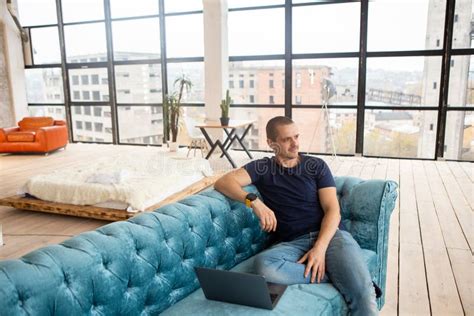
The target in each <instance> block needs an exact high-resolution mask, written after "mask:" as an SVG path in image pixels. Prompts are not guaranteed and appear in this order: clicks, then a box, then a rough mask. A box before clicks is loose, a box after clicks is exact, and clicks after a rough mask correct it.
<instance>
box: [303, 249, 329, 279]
mask: <svg viewBox="0 0 474 316" xmlns="http://www.w3.org/2000/svg"><path fill="white" fill-rule="evenodd" d="M325 258H326V249H324V248H323V247H318V246H316V245H315V246H314V247H313V248H311V249H310V250H309V251H308V252H307V253H305V255H304V256H303V257H301V259H300V260H298V263H303V262H305V261H307V262H306V269H305V271H304V277H305V278H306V277H308V275H309V273H310V272H311V283H314V281H316V277H317V278H318V283H320V282H321V280H322V279H323V278H324V273H325V270H326V266H325V265H326V259H325Z"/></svg>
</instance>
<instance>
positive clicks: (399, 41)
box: [367, 0, 462, 51]
mask: <svg viewBox="0 0 474 316" xmlns="http://www.w3.org/2000/svg"><path fill="white" fill-rule="evenodd" d="M461 1H462V0H461ZM445 13H446V1H443V0H441V1H439V0H437V1H433V0H410V1H399V0H374V1H370V3H369V21H368V26H369V29H368V38H367V48H368V51H408V50H424V49H441V48H442V47H443V33H444V20H445Z"/></svg>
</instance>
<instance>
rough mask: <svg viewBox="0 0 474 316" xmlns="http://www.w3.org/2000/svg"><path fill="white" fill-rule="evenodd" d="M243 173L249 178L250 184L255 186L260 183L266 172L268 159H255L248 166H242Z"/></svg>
mask: <svg viewBox="0 0 474 316" xmlns="http://www.w3.org/2000/svg"><path fill="white" fill-rule="evenodd" d="M243 168H244V169H245V171H247V173H248V174H249V176H250V179H251V180H252V183H253V184H255V183H257V182H259V181H260V179H261V178H262V176H263V175H264V174H265V172H266V171H267V170H268V159H266V158H263V159H257V160H253V161H251V162H249V163H248V164H246V165H244V167H243Z"/></svg>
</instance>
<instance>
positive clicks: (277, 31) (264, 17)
mask: <svg viewBox="0 0 474 316" xmlns="http://www.w3.org/2000/svg"><path fill="white" fill-rule="evenodd" d="M228 17H229V19H228V29H229V39H228V42H229V56H245V55H269V54H283V53H284V52H285V23H284V22H285V10H284V9H283V8H276V9H259V10H250V11H249V10H244V11H231V12H229V15H228Z"/></svg>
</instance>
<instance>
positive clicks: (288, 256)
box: [255, 229, 378, 316]
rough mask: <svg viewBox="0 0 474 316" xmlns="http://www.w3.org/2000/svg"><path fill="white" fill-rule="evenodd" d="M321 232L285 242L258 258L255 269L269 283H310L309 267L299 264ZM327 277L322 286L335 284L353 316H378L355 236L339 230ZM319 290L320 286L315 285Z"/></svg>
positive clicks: (328, 257) (331, 248) (329, 255)
mask: <svg viewBox="0 0 474 316" xmlns="http://www.w3.org/2000/svg"><path fill="white" fill-rule="evenodd" d="M318 233H319V232H312V233H309V234H306V235H303V236H300V237H298V238H296V239H295V240H292V241H289V242H282V243H279V244H276V245H274V246H273V247H271V248H269V249H267V250H265V251H263V252H261V253H260V254H258V255H257V256H256V257H255V269H256V272H257V273H258V274H260V275H264V276H265V278H266V279H267V281H269V282H273V283H280V284H303V283H310V281H311V273H310V274H309V275H308V276H307V277H306V278H305V277H304V270H305V267H306V265H305V264H301V263H297V262H296V261H298V260H299V259H300V258H301V257H302V256H303V255H304V254H305V253H306V252H307V251H308V250H310V249H311V248H312V247H313V245H314V243H315V241H316V239H317V237H318ZM325 266H326V274H325V276H324V278H323V279H322V280H321V282H332V284H333V285H334V286H335V287H336V288H337V289H338V290H339V292H340V293H341V294H342V296H343V297H344V300H345V301H346V303H347V305H348V307H349V310H350V313H351V315H367V316H368V315H378V309H377V304H376V301H375V290H374V287H373V284H372V279H371V277H370V272H369V269H368V267H367V265H366V264H365V262H364V260H363V258H362V254H361V249H360V247H359V244H357V242H356V241H355V240H354V238H353V237H352V235H351V234H350V233H348V232H346V231H344V230H339V229H338V230H337V231H336V233H335V235H334V237H333V238H332V239H331V241H330V243H329V246H328V248H327V250H326V265H325ZM315 286H317V283H315Z"/></svg>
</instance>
